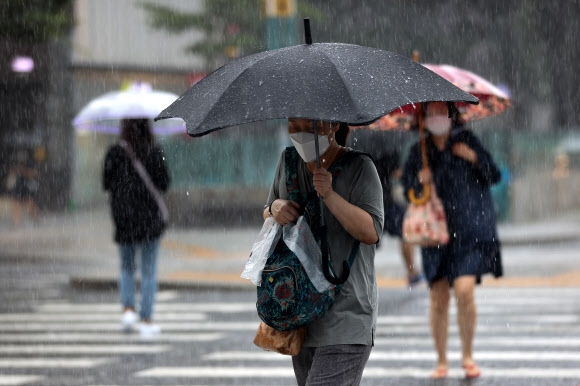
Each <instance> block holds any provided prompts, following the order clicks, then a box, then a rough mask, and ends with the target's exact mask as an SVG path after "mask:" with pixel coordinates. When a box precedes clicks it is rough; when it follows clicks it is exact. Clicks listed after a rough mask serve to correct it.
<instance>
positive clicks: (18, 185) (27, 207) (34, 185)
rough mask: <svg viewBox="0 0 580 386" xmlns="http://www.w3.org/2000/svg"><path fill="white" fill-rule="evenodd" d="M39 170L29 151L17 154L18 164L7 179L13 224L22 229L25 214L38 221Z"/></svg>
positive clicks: (21, 151)
mask: <svg viewBox="0 0 580 386" xmlns="http://www.w3.org/2000/svg"><path fill="white" fill-rule="evenodd" d="M38 186H39V185H38V170H37V169H36V161H35V159H34V157H33V156H32V155H31V153H30V152H29V151H28V150H20V151H18V152H17V153H16V164H15V165H14V166H13V167H12V168H11V170H10V171H9V173H8V177H7V189H8V191H9V193H10V196H11V198H12V223H13V224H14V226H15V227H20V226H21V225H22V221H23V212H24V211H26V213H27V214H28V215H29V216H30V217H31V218H32V220H33V221H34V222H35V223H36V222H37V221H38V206H37V204H36V196H37V194H38Z"/></svg>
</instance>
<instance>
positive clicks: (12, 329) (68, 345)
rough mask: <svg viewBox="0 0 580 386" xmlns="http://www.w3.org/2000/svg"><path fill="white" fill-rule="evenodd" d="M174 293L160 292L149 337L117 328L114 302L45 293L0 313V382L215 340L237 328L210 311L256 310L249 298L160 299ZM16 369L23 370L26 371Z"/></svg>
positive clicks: (19, 382) (30, 379)
mask: <svg viewBox="0 0 580 386" xmlns="http://www.w3.org/2000/svg"><path fill="white" fill-rule="evenodd" d="M175 296H176V294H175V293H174V292H171V291H167V292H160V293H159V297H158V300H159V302H158V303H157V305H156V306H157V307H156V308H157V314H156V322H157V323H158V324H160V325H161V327H162V330H163V333H162V334H161V335H160V336H158V337H155V338H152V339H144V338H141V337H140V336H139V334H138V333H136V334H127V333H123V332H121V331H120V316H121V313H120V307H119V305H118V304H117V303H106V304H82V303H68V302H65V301H62V302H58V301H55V300H53V299H45V300H44V303H42V304H39V305H38V306H37V307H36V309H35V311H33V312H22V311H19V312H15V313H0V386H2V385H23V384H29V383H33V382H36V383H43V382H42V379H44V378H45V377H46V376H45V375H41V374H35V370H48V369H50V370H51V371H55V370H56V369H62V370H65V371H66V370H67V369H91V368H95V367H98V366H106V365H110V364H112V363H114V362H115V361H116V360H118V359H117V358H119V357H121V356H132V355H161V354H162V353H164V352H168V351H170V350H171V349H172V345H173V344H177V343H187V342H189V343H196V342H201V344H204V343H206V344H207V342H212V341H218V340H221V339H224V337H225V334H224V333H223V332H217V331H218V330H222V331H227V330H234V331H236V330H240V326H237V327H236V326H234V325H235V323H230V325H231V326H230V328H228V325H227V324H226V325H225V327H224V326H220V325H219V323H218V325H217V326H215V325H213V324H215V322H213V321H212V320H210V318H209V317H208V315H209V314H210V313H211V314H216V313H217V314H220V313H225V314H231V313H237V314H239V313H243V312H247V311H248V310H251V311H254V310H255V308H254V307H255V306H254V305H253V304H250V303H241V304H238V303H231V304H210V303H199V304H193V303H164V302H172V301H173V300H174V298H175ZM159 310H161V311H159ZM254 313H255V311H254ZM254 326H255V323H253V324H252V328H254ZM241 328H242V329H243V328H246V327H243V326H242V327H241ZM15 371H18V372H22V371H26V375H24V374H21V373H14V372H15ZM11 372H12V373H14V374H11Z"/></svg>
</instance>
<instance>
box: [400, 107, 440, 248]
mask: <svg viewBox="0 0 580 386" xmlns="http://www.w3.org/2000/svg"><path fill="white" fill-rule="evenodd" d="M419 130H420V138H421V139H420V141H421V161H422V163H423V168H424V169H426V168H428V167H429V163H428V160H427V145H426V143H425V123H424V120H423V119H422V114H419ZM408 196H409V201H410V202H411V203H410V204H409V206H408V208H407V212H406V213H405V217H404V218H403V232H402V233H403V241H405V242H407V243H411V244H417V245H419V246H421V247H433V246H437V245H444V244H447V243H448V242H449V231H448V229H447V218H446V216H445V210H444V209H443V204H442V203H441V200H440V199H439V197H438V196H437V190H436V189H435V185H434V184H433V183H431V184H423V193H422V194H421V196H420V197H417V196H416V195H415V190H414V189H410V190H409V193H408Z"/></svg>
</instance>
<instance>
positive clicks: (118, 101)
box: [73, 87, 185, 135]
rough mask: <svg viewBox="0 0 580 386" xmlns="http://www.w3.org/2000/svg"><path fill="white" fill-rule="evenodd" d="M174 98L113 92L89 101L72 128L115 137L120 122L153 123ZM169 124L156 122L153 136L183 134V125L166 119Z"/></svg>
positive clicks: (146, 91)
mask: <svg viewBox="0 0 580 386" xmlns="http://www.w3.org/2000/svg"><path fill="white" fill-rule="evenodd" d="M177 98H179V96H178V95H176V94H173V93H169V92H165V91H154V90H151V89H149V88H144V87H140V88H132V89H131V90H128V91H114V92H109V93H106V94H103V95H101V96H100V97H98V98H96V99H93V100H92V101H91V102H89V103H88V104H87V105H86V106H85V107H83V109H82V110H81V111H80V112H79V113H78V114H77V115H76V116H75V118H74V120H73V126H74V127H75V129H77V130H79V131H97V132H103V133H110V134H118V133H119V126H120V125H119V124H120V120H121V119H128V118H149V119H153V118H154V117H156V116H157V115H158V114H159V113H160V112H161V111H162V110H163V109H165V108H166V107H167V106H169V105H170V104H172V103H173V102H175V101H176V100H177ZM168 121H171V122H167V123H165V122H156V123H154V124H153V133H154V134H156V135H167V134H178V133H185V122H184V121H183V120H181V119H170V120H168Z"/></svg>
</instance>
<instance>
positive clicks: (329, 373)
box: [292, 344, 372, 386]
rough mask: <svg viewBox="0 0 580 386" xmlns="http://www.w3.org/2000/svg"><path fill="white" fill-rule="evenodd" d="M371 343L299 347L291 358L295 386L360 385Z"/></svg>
mask: <svg viewBox="0 0 580 386" xmlns="http://www.w3.org/2000/svg"><path fill="white" fill-rule="evenodd" d="M371 349H372V346H365V345H360V344H341V345H335V346H325V347H302V350H301V351H300V354H298V355H296V356H294V357H292V365H293V366H294V374H295V375H296V381H297V382H298V386H355V385H358V384H360V381H361V378H362V373H363V370H364V368H365V366H366V364H367V361H368V359H369V356H370V355H371Z"/></svg>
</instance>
